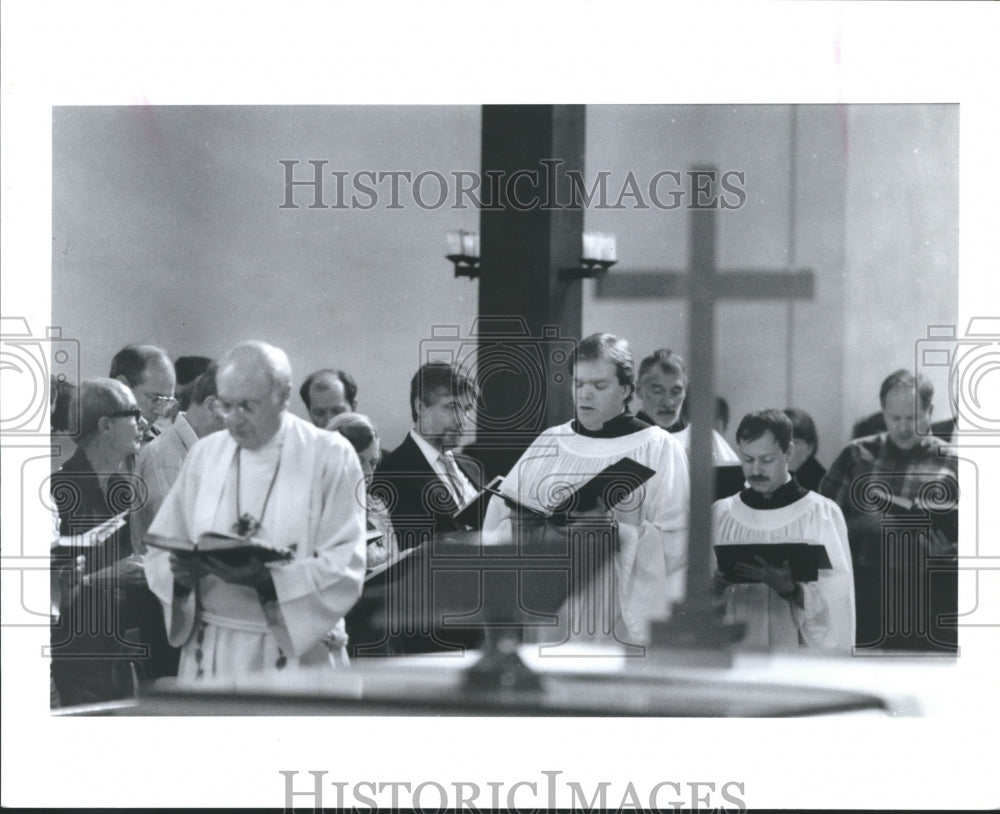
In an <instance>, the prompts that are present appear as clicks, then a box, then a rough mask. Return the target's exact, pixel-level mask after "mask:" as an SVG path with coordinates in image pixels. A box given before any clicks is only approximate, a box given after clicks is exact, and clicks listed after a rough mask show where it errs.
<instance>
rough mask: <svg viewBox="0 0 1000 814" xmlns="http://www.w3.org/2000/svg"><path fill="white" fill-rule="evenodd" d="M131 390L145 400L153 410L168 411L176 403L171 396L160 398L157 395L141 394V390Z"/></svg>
mask: <svg viewBox="0 0 1000 814" xmlns="http://www.w3.org/2000/svg"><path fill="white" fill-rule="evenodd" d="M132 389H133V390H135V392H137V393H139V394H140V395H141V396H142V397H143V398H145V399H146V400H147V401H148V402H149V403H150V404H151V405H152V406H153V409H155V410H169V409H170V408H171V407H173V406H174V405H175V404H176V403H177V399H175V398H174V397H173V396H161V395H160V394H159V393H143V392H142V390H137V389H136V388H132Z"/></svg>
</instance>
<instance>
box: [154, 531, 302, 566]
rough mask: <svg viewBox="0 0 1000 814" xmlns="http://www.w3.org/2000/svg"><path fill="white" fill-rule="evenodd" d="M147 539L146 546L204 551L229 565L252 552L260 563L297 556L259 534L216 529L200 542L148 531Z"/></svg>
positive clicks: (183, 551)
mask: <svg viewBox="0 0 1000 814" xmlns="http://www.w3.org/2000/svg"><path fill="white" fill-rule="evenodd" d="M145 542H146V545H148V546H152V547H153V548H162V549H165V550H167V551H176V552H177V553H181V554H204V555H205V556H212V557H217V558H218V559H220V560H222V561H223V562H226V563H229V564H230V565H238V564H239V563H240V562H241V561H243V560H245V559H246V558H247V557H249V556H250V555H251V554H255V555H256V556H257V557H258V558H259V559H260V560H261V562H280V561H283V560H290V559H291V558H292V556H293V555H294V552H293V551H292V550H291V549H290V548H286V547H285V546H279V545H275V544H274V543H269V542H267V541H266V540H261V539H260V538H258V537H236V536H233V535H230V534H221V533H219V532H214V531H210V532H206V533H205V534H202V535H201V537H199V538H198V540H197V541H192V540H180V539H177V538H173V537H161V536H159V535H157V534H147V535H146V537H145Z"/></svg>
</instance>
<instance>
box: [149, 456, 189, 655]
mask: <svg viewBox="0 0 1000 814" xmlns="http://www.w3.org/2000/svg"><path fill="white" fill-rule="evenodd" d="M197 453H198V450H197V448H196V449H194V450H192V452H191V454H190V455H188V457H187V459H185V461H184V465H183V466H182V467H181V472H180V474H179V475H178V476H177V480H176V481H174V485H173V487H171V489H170V491H169V492H168V493H167V496H166V498H164V500H163V505H162V506H160V510H159V511H158V512H157V513H156V517H155V518H154V520H153V522H152V524H151V525H150V527H149V533H150V534H157V535H159V536H161V537H170V538H173V539H176V540H192V539H193V534H192V531H191V528H190V527H189V525H188V522H187V518H188V517H189V516H190V514H189V512H190V511H191V508H192V507H193V506H194V501H195V497H196V496H197V494H198V487H199V483H200V477H199V475H198V466H197V460H198V454H197ZM143 569H144V570H145V572H146V580H147V582H148V583H149V588H150V590H151V591H152V592H153V593H154V594H155V595H156V596H157V598H158V599H159V600H160V604H161V605H162V606H163V619H164V623H165V626H166V630H167V638H168V639H169V641H170V644H172V645H173V646H174V647H181V646H182V645H184V643H185V642H187V640H188V639H189V638H190V637H191V631H192V630H193V629H194V621H195V613H196V608H195V592H194V591H190V592H189V593H188V594H187V595H186V596H183V597H177V596H175V595H174V575H173V572H172V571H171V570H170V553H169V552H168V551H164V550H163V549H158V548H148V549H147V550H146V554H145V556H144V557H143Z"/></svg>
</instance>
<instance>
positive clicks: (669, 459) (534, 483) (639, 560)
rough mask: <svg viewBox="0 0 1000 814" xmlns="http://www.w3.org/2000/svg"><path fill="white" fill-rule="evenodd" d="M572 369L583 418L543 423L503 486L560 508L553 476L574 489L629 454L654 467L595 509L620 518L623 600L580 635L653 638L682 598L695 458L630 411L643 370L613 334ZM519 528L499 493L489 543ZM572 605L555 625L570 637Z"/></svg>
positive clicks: (617, 562) (618, 573)
mask: <svg viewBox="0 0 1000 814" xmlns="http://www.w3.org/2000/svg"><path fill="white" fill-rule="evenodd" d="M571 367H572V377H573V392H574V406H575V411H576V416H575V418H573V419H572V420H570V421H567V422H566V423H564V424H560V425H558V426H555V427H551V428H549V429H547V430H545V431H544V432H543V433H542V434H541V435H540V436H539V437H538V438H537V439H536V440H535V441H534V442H533V443H532V444H531V446H530V447H529V448H528V449H527V451H526V452H525V453H524V454H523V455H522V456H521V458H520V460H519V461H518V462H517V464H516V465H515V466H514V467H513V469H511V471H510V472H509V473H508V475H507V476H506V478H505V479H504V483H503V489H502V490H503V492H504V493H505V494H508V495H515V496H517V498H518V500H519V502H521V503H524V504H527V505H535V506H541V507H542V508H552V507H551V506H548V505H547V504H548V503H549V502H550V501H551V495H549V489H550V487H551V484H552V483H553V482H554V481H558V482H559V484H560V485H562V486H565V487H569V488H572V487H574V486H578V485H580V484H582V483H584V482H586V481H587V480H589V479H590V478H591V477H592V476H594V475H596V474H597V473H599V472H601V471H602V470H604V469H605V468H606V467H608V466H609V465H611V464H614V463H616V462H619V461H621V460H622V459H624V458H631V459H632V460H634V461H636V462H637V463H639V464H642V465H644V466H646V467H649V468H650V469H652V470H654V474H653V476H652V477H651V478H650V479H649V480H648V481H646V482H645V483H644V484H642V485H641V486H640V487H639V488H638V489H636V490H635V492H634V493H633V494H632V495H630V496H629V497H627V498H626V499H624V500H622V501H621V502H620V503H618V504H616V505H615V506H614V507H612V508H610V509H608V508H607V507H606V506H604V507H599V508H598V509H597V510H594V514H595V517H596V516H602V517H603V518H605V519H607V520H608V521H609V522H613V523H616V524H617V534H618V546H619V547H618V550H617V552H616V553H615V555H614V557H613V561H612V562H611V563H610V564H609V567H610V568H612V569H613V575H612V576H613V579H614V585H615V588H616V591H615V592H614V593H615V596H616V605H615V607H614V608H613V609H611V608H608V609H607V612H608V613H610V614H611V615H613V617H614V618H613V619H602V620H599V625H598V628H599V629H595V630H593V631H592V633H593V635H592V636H591V635H590V634H589V633H585V634H584V635H583V636H582V638H593V639H594V640H598V641H600V640H607V638H608V636H607V632H608V631H611V639H614V640H617V641H621V642H631V643H642V642H645V641H647V640H648V638H649V623H650V622H651V621H652V620H661V619H666V618H668V617H669V615H670V613H671V610H672V606H673V603H674V602H679V601H681V600H683V598H684V595H683V593H684V570H685V565H686V558H687V516H688V502H689V492H690V483H689V475H688V461H687V456H686V455H685V452H684V448H683V447H682V446H681V444H680V442H679V441H677V439H676V437H675V436H673V435H671V434H670V433H668V432H665V431H664V430H663V429H661V428H660V427H656V426H651V425H649V424H648V423H646V422H645V421H641V420H639V419H638V418H636V417H635V416H634V415H632V413H631V412H630V411H629V407H628V405H629V402H630V400H631V399H632V396H633V393H634V391H635V367H634V362H633V359H632V353H631V350H630V349H629V345H628V342H626V341H625V340H624V339H620V338H618V337H616V336H613V335H611V334H606V333H605V334H593V335H592V336H588V337H587V338H586V339H584V340H582V341H581V342H580V343H579V345H578V346H577V348H576V350H575V352H574V354H573V356H572V359H571ZM517 525H518V518H517V517H516V516H514V514H513V513H512V509H511V506H510V505H509V503H507V502H506V501H504V500H503V499H501V498H499V497H494V498H492V499H491V500H490V503H489V507H488V509H487V513H486V519H485V521H484V540H485V541H486V542H487V543H490V542H508V541H511V540H513V539H515V537H516V535H517V533H518V532H517ZM545 533H546V535H559V534H563V535H565V534H566V533H567V531H566V528H565V527H562V528H560V527H557V526H552V525H550V526H549V527H547V528H546V529H545ZM603 578H604V575H597V576H596V579H603ZM571 607H572V606H571ZM566 610H567V609H566V608H564V609H563V611H562V612H561V613H560V626H561V628H562V630H561V631H554V633H555V635H556V636H562V637H565V633H566V629H567V624H568V620H567V619H566ZM581 610H583V609H582V608H581ZM591 610H593V611H594V612H596V613H598V614H599V613H601V611H600V610H599V609H591ZM585 612H586V611H585ZM569 624H572V622H569ZM540 633H541V635H542V636H545V635H546V634H545V633H542V632H541V631H540Z"/></svg>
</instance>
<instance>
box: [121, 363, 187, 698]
mask: <svg viewBox="0 0 1000 814" xmlns="http://www.w3.org/2000/svg"><path fill="white" fill-rule="evenodd" d="M108 376H109V377H110V378H112V379H116V380H117V381H119V382H121V383H122V384H124V385H126V386H127V387H128V388H129V389H130V390H131V391H132V394H133V396H134V397H135V402H136V404H137V405H138V407H139V410H140V411H141V417H140V418H139V423H140V425H141V428H142V441H141V445H142V447H145V446H146V445H148V444H149V443H150V442H151V441H153V439H155V438H157V437H159V435H160V434H161V432H162V430H161V429H160V427H159V426H157V424H156V422H157V421H159V420H160V419H165V418H167V416H168V415H169V413H170V411H171V409H172V408H173V406H174V405H175V404H176V402H177V400H176V399H175V398H174V385H175V383H176V376H175V372H174V366H173V363H172V362H171V361H170V357H169V356H167V352H166V351H165V350H163V348H160V347H157V346H156V345H149V344H139V345H126V346H125V347H124V348H122V349H121V350H120V351H118V353H116V354H115V355H114V358H112V360H111V370H110V372H109V373H108ZM125 466H126V468H127V469H128V470H130V471H135V469H136V455H130V456H128V457H127V458H126V460H125ZM148 486H149V485H148V484H145V483H144V482H143V485H142V486H141V487H140V488H141V489H142V493H141V495H140V496H141V497H145V498H146V500H148V495H149V488H148ZM144 505H145V501H140V502H139V503H137V505H136V506H135V511H136V512H137V513H139V514H141V513H142V510H143V507H144ZM147 522H148V521H147ZM145 526H146V523H144V522H142V521H141V519H137V518H133V521H132V523H131V534H132V550H133V551H134V552H135V554H136V555H137V556H138V557H141V556H142V555H143V554H144V552H145V546H144V544H143V542H142V533H143V531H144V530H145ZM129 563H130V567H129V571H128V572H127V573H125V574H122V575H120V579H123V580H124V579H128V580H136V581H137V582H138V584H137V585H135V586H134V587H133V594H134V603H135V604H136V606H137V610H136V617H137V623H138V625H139V628H138V630H133V631H130V632H129V635H130V636H132V637H133V638H138V639H140V640H141V641H142V642H144V643H145V644H146V645H147V646H148V648H149V653H148V657H147V658H146V659H143V660H142V662H141V670H142V677H143V678H144V679H154V678H158V677H159V676H162V675H172V674H173V672H174V671H175V669H176V664H177V656H176V652H175V651H174V649H173V648H171V647H170V644H169V642H168V641H167V632H166V630H165V629H164V627H163V615H162V613H161V612H160V604H159V601H158V600H157V598H156V597H155V596H154V595H153V594H152V592H151V591H150V590H149V588H148V586H147V585H146V584H145V577H144V575H143V571H142V569H141V567H139V566H136V567H135V568H134V573H133V569H132V561H129Z"/></svg>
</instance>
